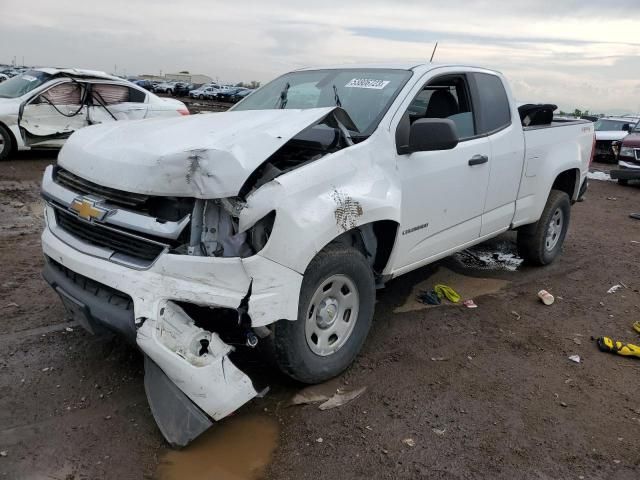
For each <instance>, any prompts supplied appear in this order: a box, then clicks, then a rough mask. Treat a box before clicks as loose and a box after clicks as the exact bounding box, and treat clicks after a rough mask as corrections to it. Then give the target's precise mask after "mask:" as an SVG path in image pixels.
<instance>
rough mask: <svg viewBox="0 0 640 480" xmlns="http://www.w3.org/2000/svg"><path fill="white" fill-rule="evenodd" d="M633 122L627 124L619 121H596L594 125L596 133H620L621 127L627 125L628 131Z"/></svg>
mask: <svg viewBox="0 0 640 480" xmlns="http://www.w3.org/2000/svg"><path fill="white" fill-rule="evenodd" d="M635 123H636V122H635V121H633V120H629V121H628V122H625V121H621V120H598V121H597V122H596V123H595V129H596V132H621V131H622V130H623V128H622V127H624V126H625V125H629V127H628V128H629V129H630V128H631V127H633V125H635Z"/></svg>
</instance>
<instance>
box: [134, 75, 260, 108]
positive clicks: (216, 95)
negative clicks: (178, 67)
mask: <svg viewBox="0 0 640 480" xmlns="http://www.w3.org/2000/svg"><path fill="white" fill-rule="evenodd" d="M132 81H133V83H135V84H136V85H138V86H139V87H142V88H144V89H146V90H149V91H150V92H154V93H162V94H165V95H171V96H176V97H190V98H194V99H199V100H220V101H223V102H231V103H236V102H239V101H240V100H242V99H243V98H244V97H246V96H247V95H249V94H250V93H251V92H252V91H253V90H252V89H250V88H244V87H233V86H230V85H218V84H217V83H206V84H204V85H196V84H193V83H187V82H174V81H166V82H156V81H152V80H132Z"/></svg>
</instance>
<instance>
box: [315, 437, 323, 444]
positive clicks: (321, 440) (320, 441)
mask: <svg viewBox="0 0 640 480" xmlns="http://www.w3.org/2000/svg"><path fill="white" fill-rule="evenodd" d="M316 442H317V443H322V442H324V440H323V439H322V437H318V438H316Z"/></svg>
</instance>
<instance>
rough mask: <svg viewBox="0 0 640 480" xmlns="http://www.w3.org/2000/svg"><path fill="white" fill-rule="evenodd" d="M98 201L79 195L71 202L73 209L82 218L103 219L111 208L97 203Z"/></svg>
mask: <svg viewBox="0 0 640 480" xmlns="http://www.w3.org/2000/svg"><path fill="white" fill-rule="evenodd" d="M97 203H98V201H96V200H92V199H90V198H86V197H78V198H75V199H74V200H73V202H71V206H70V207H69V208H71V210H73V211H74V212H76V213H77V214H78V216H79V217H80V218H83V219H85V220H89V221H91V220H97V221H99V222H100V221H102V220H104V217H106V216H107V214H108V213H109V210H107V209H106V208H102V207H100V206H99V205H97Z"/></svg>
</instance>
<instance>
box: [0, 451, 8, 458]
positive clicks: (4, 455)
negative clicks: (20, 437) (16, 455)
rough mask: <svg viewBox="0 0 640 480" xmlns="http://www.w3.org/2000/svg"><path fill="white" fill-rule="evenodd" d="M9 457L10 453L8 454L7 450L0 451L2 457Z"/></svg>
mask: <svg viewBox="0 0 640 480" xmlns="http://www.w3.org/2000/svg"><path fill="white" fill-rule="evenodd" d="M7 455H9V452H7V451H6V450H2V451H0V457H6V456H7Z"/></svg>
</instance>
